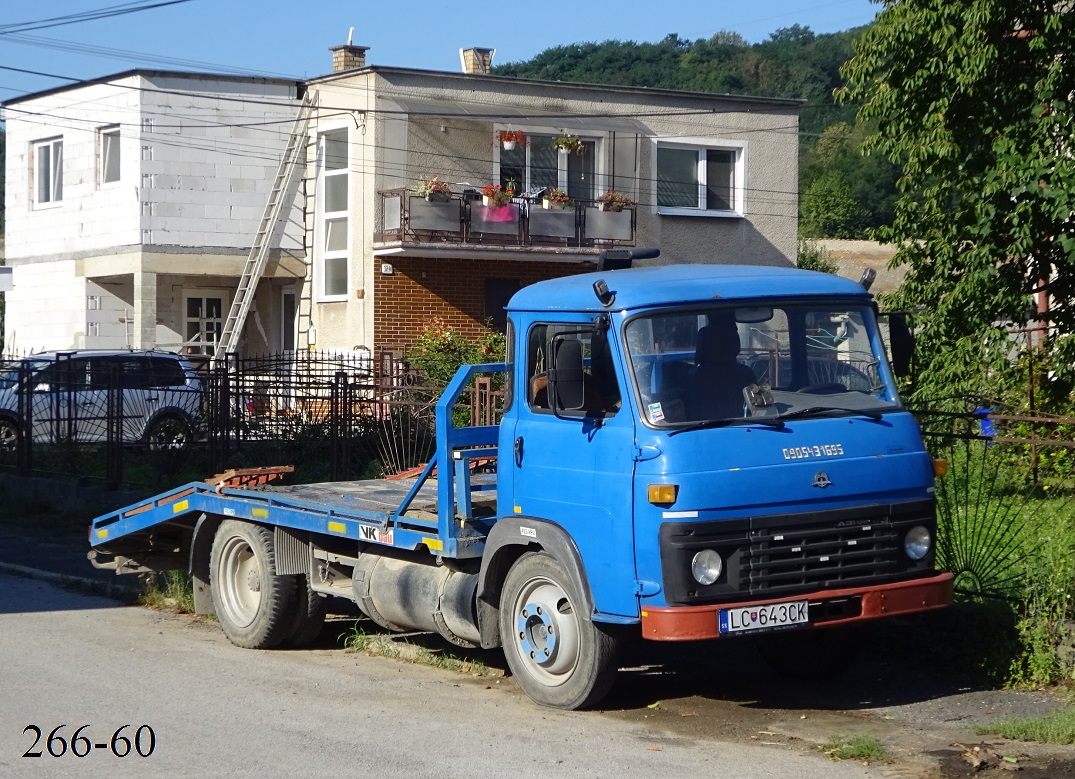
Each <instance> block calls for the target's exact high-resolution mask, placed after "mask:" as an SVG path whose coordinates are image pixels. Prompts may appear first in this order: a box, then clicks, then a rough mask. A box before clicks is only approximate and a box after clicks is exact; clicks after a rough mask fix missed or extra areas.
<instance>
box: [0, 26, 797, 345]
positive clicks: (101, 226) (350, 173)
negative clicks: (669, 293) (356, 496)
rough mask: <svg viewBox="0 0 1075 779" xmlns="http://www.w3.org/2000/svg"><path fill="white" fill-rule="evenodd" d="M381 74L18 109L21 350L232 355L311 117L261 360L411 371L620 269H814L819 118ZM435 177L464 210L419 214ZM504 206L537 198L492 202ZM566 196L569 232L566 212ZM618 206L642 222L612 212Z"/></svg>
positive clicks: (11, 226)
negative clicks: (514, 315)
mask: <svg viewBox="0 0 1075 779" xmlns="http://www.w3.org/2000/svg"><path fill="white" fill-rule="evenodd" d="M365 51H366V50H365V49H364V48H362V47H357V46H340V47H335V48H334V49H333V67H334V71H333V72H332V73H331V74H329V75H326V76H323V77H320V78H315V79H312V80H310V81H308V82H306V83H305V84H296V83H294V82H287V81H278V80H271V79H250V78H233V77H225V76H220V77H213V76H195V75H190V74H186V75H184V74H174V73H156V72H144V71H138V72H132V73H128V74H121V75H119V76H115V77H111V78H108V79H102V80H100V81H99V82H93V83H89V84H80V85H76V86H73V87H66V88H61V89H57V90H52V91H50V92H46V93H38V94H36V95H30V96H27V97H24V98H19V99H16V100H11V101H8V102H7V103H5V109H6V110H5V114H6V117H7V122H8V152H7V177H8V179H7V190H8V193H9V194H8V212H7V219H8V246H7V249H8V252H7V254H8V263H9V264H10V265H12V266H13V267H14V284H15V288H14V289H13V290H12V292H9V293H8V301H9V305H8V328H7V332H8V346H9V347H14V348H16V349H24V350H28V349H34V348H69V347H76V346H102V347H104V346H123V345H127V344H129V345H132V346H150V345H157V346H160V347H163V348H176V349H182V350H187V351H198V350H202V351H204V350H206V349H207V348H210V347H211V345H212V342H213V339H214V338H215V337H216V336H217V335H218V334H219V333H220V331H221V330H220V329H221V326H222V323H223V320H224V318H225V317H226V316H227V310H228V305H229V303H230V301H231V299H232V297H233V295H234V290H235V289H236V287H237V285H239V284H240V276H241V274H242V268H243V263H244V260H245V257H246V254H247V252H248V250H249V248H250V246H251V243H252V242H253V241H254V236H255V234H256V232H257V230H258V221H259V218H260V215H261V213H262V210H263V208H264V206H265V202H266V199H267V197H268V193H269V192H270V190H271V189H272V187H273V186H274V182H275V181H276V178H277V160H278V159H279V155H280V151H281V150H282V149H283V147H284V145H285V144H286V142H287V138H288V134H289V133H290V132H291V131H292V129H293V128H292V125H291V120H292V119H293V118H294V116H295V115H296V112H297V111H299V108H298V106H299V100H300V99H301V98H302V96H303V94H304V93H308V97H307V100H308V101H309V103H310V105H311V108H310V109H309V123H308V125H304V126H303V128H302V133H303V138H302V140H303V142H304V143H305V144H306V148H307V154H306V165H305V169H304V170H302V171H301V175H298V176H296V177H295V181H296V183H295V185H294V186H293V187H292V190H291V191H290V192H289V193H288V200H287V205H286V207H285V208H284V211H283V215H282V217H281V219H280V220H279V221H278V223H276V224H274V225H273V238H272V252H271V254H270V260H269V262H268V264H267V265H266V268H265V271H264V274H263V275H262V276H261V277H260V278H259V279H255V281H256V283H257V286H256V289H257V293H256V296H255V299H254V304H253V306H252V309H251V313H250V315H249V316H247V317H246V318H245V322H244V324H243V327H242V330H241V333H242V337H241V339H240V341H239V348H240V350H241V351H244V352H247V353H257V352H263V351H278V350H286V349H294V348H300V349H302V348H307V347H309V348H317V349H331V350H351V349H353V348H355V347H359V346H361V347H365V348H369V349H370V350H371V351H374V352H377V351H381V350H391V351H397V350H400V349H405V348H406V347H407V345H408V344H410V343H413V341H414V340H415V339H416V338H417V337H418V335H419V334H420V333H421V332H422V330H423V329H424V328H425V327H427V326H428V325H429V324H430V323H431V322H432V321H434V320H435V319H436V320H440V321H441V322H443V323H445V324H449V325H451V326H453V327H455V328H456V329H458V330H460V331H461V332H463V333H464V334H467V335H469V336H476V335H478V334H480V333H481V332H482V329H483V328H485V327H487V326H493V327H498V326H502V323H503V306H504V303H506V301H507V300H508V298H510V297H511V295H512V294H513V293H514V292H515V291H516V290H518V289H519V288H520V287H521V286H524V285H527V284H530V283H533V282H535V281H538V280H541V279H545V278H550V277H554V276H560V275H565V274H571V273H580V272H586V271H590V270H593V269H594V268H595V267H596V265H597V261H598V257H599V256H600V254H601V252H602V251H604V250H606V249H609V248H616V247H630V246H638V247H643V246H645V247H650V246H652V247H658V248H660V249H661V253H662V254H661V258H660V259H659V260H655V261H652V262H657V263H662V264H667V263H681V262H708V263H747V264H766V265H787V264H790V263H791V262H792V261H793V258H794V256H795V251H796V240H797V213H798V197H797V180H798V173H797V149H798V110H799V102H798V101H790V100H778V99H764V98H750V97H731V96H718V95H710V94H698V93H687V92H677V91H669V90H655V89H653V90H651V89H638V88H628V87H608V86H598V85H583V84H565V83H560V82H542V81H530V80H519V79H511V78H503V77H497V76H492V75H489V74H488V73H487V72H485V71H486V70H487V65H488V52H487V51H485V50H468V51H467V52H466V53H465V56H464V57H462V59H463V60H464V62H465V63H468V65H467V66H466V69H467V70H469V71H470V72H460V73H447V72H438V71H422V70H413V69H406V68H395V67H382V66H368V65H367V64H366V62H365ZM483 55H484V56H483ZM117 128H118V129H117ZM506 133H508V134H510V135H509V136H508V137H518V136H521V138H520V139H519V140H518V141H517V142H516V144H515V146H514V148H507V146H506V145H505V144H503V143H502V142H501V141H500V140H499V139H500V138H501V137H503V136H504V134H506ZM117 136H118V137H117ZM558 138H569V139H570V140H571V143H572V148H571V149H569V150H568V152H567V153H561V152H560V151H559V150H558V149H557V148H556V146H555V142H556V140H557V139H558ZM116 149H118V160H117V159H116V157H115V154H116V152H115V150H116ZM433 176H436V177H437V181H439V182H442V183H446V184H448V185H449V190H450V192H449V193H448V194H447V195H446V196H445V197H446V199H443V200H438V199H433V200H427V199H426V198H425V197H422V196H420V195H418V194H417V193H416V191H415V190H416V188H417V187H418V185H419V184H420V183H421V182H422V181H429V180H430V179H432V177H433ZM492 185H499V187H500V188H501V190H502V191H503V190H506V189H508V188H511V189H513V190H514V195H515V197H514V198H513V199H511V200H507V201H506V202H504V203H503V204H499V205H498V204H495V203H490V204H486V202H485V201H483V199H482V197H481V194H480V193H481V190H482V189H483V188H486V187H489V186H492ZM554 189H556V190H561V191H562V192H564V193H566V195H567V196H568V197H569V198H570V200H571V201H572V202H571V204H570V205H569V206H568V207H567V208H564V209H555V208H548V209H546V208H544V206H543V203H542V198H541V195H542V194H548V193H549V192H550V191H552V190H554ZM608 190H614V191H616V192H618V193H621V194H622V195H623V196H625V197H626V198H627V199H629V200H630V201H631V203H630V204H629V205H627V206H626V207H625V208H624V209H623V210H622V211H605V210H602V209H601V205H600V202H599V201H600V199H601V198H602V196H603V195H604V194H605V193H606V192H607V191H608ZM44 311H48V312H49V313H48V315H47V316H42V314H43V312H44ZM207 345H208V346H207Z"/></svg>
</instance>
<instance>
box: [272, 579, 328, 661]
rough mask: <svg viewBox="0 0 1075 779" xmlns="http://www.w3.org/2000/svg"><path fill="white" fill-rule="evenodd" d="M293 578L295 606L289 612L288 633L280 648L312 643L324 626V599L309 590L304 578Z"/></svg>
mask: <svg viewBox="0 0 1075 779" xmlns="http://www.w3.org/2000/svg"><path fill="white" fill-rule="evenodd" d="M294 578H295V604H294V606H293V607H292V612H291V624H290V626H289V629H290V632H289V633H288V636H287V638H285V639H284V640H283V643H282V644H281V646H286V647H300V646H306V645H307V644H310V643H311V642H313V640H314V639H315V638H317V637H318V636H319V635H321V628H323V627H324V626H325V599H324V598H322V597H321V596H320V595H318V594H317V593H316V592H314V591H313V590H312V589H310V585H309V584H308V582H307V581H306V577H305V576H296V577H294Z"/></svg>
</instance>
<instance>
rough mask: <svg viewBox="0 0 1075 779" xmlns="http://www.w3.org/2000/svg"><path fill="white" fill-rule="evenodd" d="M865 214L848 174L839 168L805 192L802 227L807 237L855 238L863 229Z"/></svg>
mask: <svg viewBox="0 0 1075 779" xmlns="http://www.w3.org/2000/svg"><path fill="white" fill-rule="evenodd" d="M866 216H867V215H866V211H865V209H864V208H862V206H860V205H859V203H858V201H857V200H855V197H854V195H853V194H852V193H851V185H850V184H849V183H848V181H847V178H846V177H845V176H844V175H843V174H842V173H841V172H839V171H828V172H826V173H824V174H822V175H821V176H820V177H818V178H817V179H815V180H814V182H813V183H812V184H811V185H810V186H809V187H807V189H806V191H805V192H803V196H802V222H801V223H800V225H799V230H800V231H801V232H802V234H803V235H804V236H806V237H807V238H853V237H855V236H857V235H858V234H859V233H860V232H861V230H862V227H863V223H864V222H865V221H866Z"/></svg>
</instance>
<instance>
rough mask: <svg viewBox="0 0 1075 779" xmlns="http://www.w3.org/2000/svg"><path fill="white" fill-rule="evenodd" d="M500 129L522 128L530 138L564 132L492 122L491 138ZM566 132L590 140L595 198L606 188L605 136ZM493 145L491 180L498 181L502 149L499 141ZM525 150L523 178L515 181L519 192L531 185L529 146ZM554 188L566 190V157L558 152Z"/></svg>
mask: <svg viewBox="0 0 1075 779" xmlns="http://www.w3.org/2000/svg"><path fill="white" fill-rule="evenodd" d="M500 130H522V131H523V132H524V133H525V134H526V137H527V138H530V137H531V136H545V137H552V138H556V137H558V136H560V135H563V134H564V132H565V131H564V130H558V129H555V128H551V127H536V126H529V127H525V126H524V127H519V126H518V125H512V126H511V127H508V125H506V124H494V125H493V138H494V139H495V138H496V134H497V132H499V131H500ZM566 132H567V133H568V134H569V135H578V136H579V137H580V138H581V139H582V140H584V141H590V142H592V143H593V145H594V150H593V153H594V173H593V178H594V180H593V182H592V184H591V187H590V190H591V195H592V197H593V198H597V197H599V196H600V195H601V193H603V192H604V191H605V189H606V188H607V187H606V184H605V180H606V177H605V168H604V162H605V158H604V154H603V153H602V152H603V151H604V143H605V136H603V135H601V136H596V135H583V134H581V133H575V132H571V131H570V130H568V131H566ZM493 147H494V148H493V181H494V182H498V181H500V178H501V173H500V152H501V151H503V146H502V145H501V144H500V143H499V142H494V144H493ZM525 152H526V161H525V162H524V167H523V171H524V173H523V178H524V179H525V180H524V181H519V182H516V183H517V184H518V185H519V192H525V191H526V190H528V189H530V188H531V187H532V186H533V185H532V184H531V183H530V148H529V146H527V147H526V148H525ZM556 188H557V189H562V190H564V191H566V190H567V157H566V156H565V155H562V154H559V153H558V154H557V155H556Z"/></svg>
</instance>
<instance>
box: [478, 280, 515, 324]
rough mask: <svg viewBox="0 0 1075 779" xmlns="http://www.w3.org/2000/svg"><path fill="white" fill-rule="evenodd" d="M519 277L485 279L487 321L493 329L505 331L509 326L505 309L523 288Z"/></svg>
mask: <svg viewBox="0 0 1075 779" xmlns="http://www.w3.org/2000/svg"><path fill="white" fill-rule="evenodd" d="M522 286H523V284H522V282H521V281H519V279H486V280H485V321H486V322H487V323H488V325H489V327H491V328H492V329H493V330H496V331H498V332H501V333H503V332H504V331H505V330H506V329H507V326H508V312H507V311H506V310H505V309H506V308H507V305H508V301H509V300H511V296H512V295H514V294H515V293H516V292H518V291H519V290H520V289H522Z"/></svg>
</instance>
